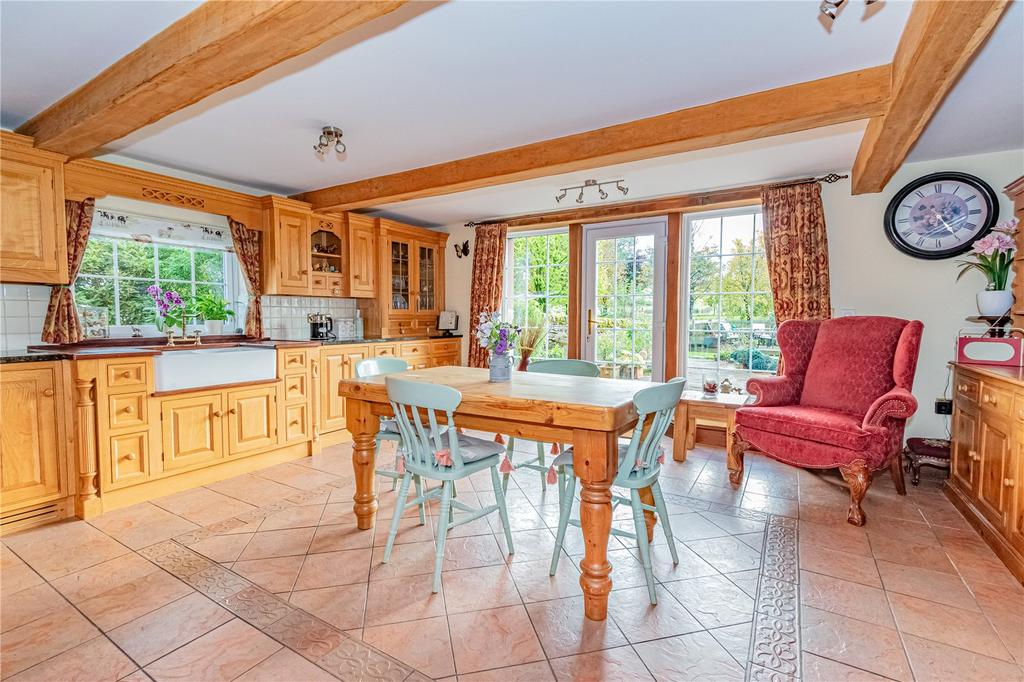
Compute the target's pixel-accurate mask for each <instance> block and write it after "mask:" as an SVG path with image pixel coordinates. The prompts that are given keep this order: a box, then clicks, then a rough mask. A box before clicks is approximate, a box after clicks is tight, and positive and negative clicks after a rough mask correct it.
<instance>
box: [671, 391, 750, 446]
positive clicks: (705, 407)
mask: <svg viewBox="0 0 1024 682" xmlns="http://www.w3.org/2000/svg"><path fill="white" fill-rule="evenodd" d="M753 400H754V398H753V396H749V395H747V394H739V393H716V394H714V395H705V394H704V392H703V391H683V395H682V397H681V398H680V399H679V406H678V407H677V408H676V414H675V419H674V423H673V426H672V459H674V460H675V461H677V462H685V461H686V451H687V450H692V449H693V448H694V447H695V446H696V440H697V420H698V419H703V420H706V421H712V422H718V423H720V424H724V425H725V451H726V452H732V433H733V431H734V430H735V429H736V410H737V409H739V408H741V407H743V406H744V405H746V404H747V403H749V402H753Z"/></svg>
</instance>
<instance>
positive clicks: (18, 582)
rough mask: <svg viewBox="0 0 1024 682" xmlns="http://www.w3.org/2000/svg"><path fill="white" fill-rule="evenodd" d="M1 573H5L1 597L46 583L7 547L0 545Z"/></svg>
mask: <svg viewBox="0 0 1024 682" xmlns="http://www.w3.org/2000/svg"><path fill="white" fill-rule="evenodd" d="M0 572H2V573H3V580H0V596H3V597H6V596H7V595H9V594H14V593H15V592H20V591H22V590H24V589H26V588H29V587H35V586H36V585H41V584H43V582H44V581H43V579H42V578H40V577H39V574H38V573H36V572H35V571H33V570H32V569H31V568H29V565H28V564H26V563H25V562H24V561H22V560H21V559H19V558H18V557H17V555H15V554H14V552H12V551H11V550H10V549H8V548H7V547H6V546H5V545H0Z"/></svg>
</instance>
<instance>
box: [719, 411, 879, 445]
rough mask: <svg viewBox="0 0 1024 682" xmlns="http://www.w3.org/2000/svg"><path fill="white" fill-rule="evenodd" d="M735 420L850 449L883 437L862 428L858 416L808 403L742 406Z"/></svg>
mask: <svg viewBox="0 0 1024 682" xmlns="http://www.w3.org/2000/svg"><path fill="white" fill-rule="evenodd" d="M736 423H737V424H738V425H739V426H746V427H749V428H752V429H759V430H761V431H767V432H769V433H774V434H778V435H782V436H789V437H791V438H798V439H800V440H809V441H814V442H817V443H825V444H826V445H834V446H836V447H840V448H846V449H847V450H867V449H868V448H869V447H871V446H872V445H873V444H875V442H876V441H878V440H879V439H880V438H881V437H882V436H881V435H880V434H879V433H878V432H871V431H866V430H864V429H862V428H861V418H860V417H858V416H856V415H853V414H850V413H848V412H840V411H838V410H830V409H826V408H824V407H808V406H805V405H784V406H780V407H742V408H740V409H738V410H736Z"/></svg>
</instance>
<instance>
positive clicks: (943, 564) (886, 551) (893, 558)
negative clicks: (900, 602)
mask: <svg viewBox="0 0 1024 682" xmlns="http://www.w3.org/2000/svg"><path fill="white" fill-rule="evenodd" d="M802 533H803V529H801V534H802ZM871 551H872V553H873V554H874V557H875V559H878V560H881V561H889V562H892V563H894V564H902V565H904V566H913V567H915V568H924V569H928V570H930V571H939V572H941V573H950V574H954V573H956V569H954V568H953V564H951V563H950V562H949V558H948V557H947V556H946V552H945V551H943V549H942V547H941V546H938V545H922V544H919V543H914V542H910V541H908V540H904V539H896V538H887V537H878V536H875V537H872V538H871Z"/></svg>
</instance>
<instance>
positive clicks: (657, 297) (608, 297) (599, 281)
mask: <svg viewBox="0 0 1024 682" xmlns="http://www.w3.org/2000/svg"><path fill="white" fill-rule="evenodd" d="M666 233H667V218H665V217H664V216H660V217H656V218H644V219H640V220H628V221H621V222H615V223H602V224H600V225H593V226H584V230H583V234H584V244H583V292H582V294H583V300H582V304H583V305H582V306H581V311H582V315H580V317H581V322H582V329H581V330H580V338H581V339H582V340H583V343H582V350H583V358H584V359H586V360H590V361H592V362H596V363H597V364H598V365H599V366H600V367H601V376H604V377H610V378H613V379H639V380H645V381H662V380H663V373H664V366H665V363H664V352H665V247H666Z"/></svg>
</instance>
